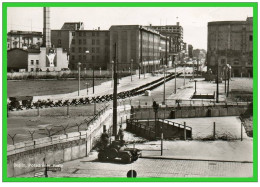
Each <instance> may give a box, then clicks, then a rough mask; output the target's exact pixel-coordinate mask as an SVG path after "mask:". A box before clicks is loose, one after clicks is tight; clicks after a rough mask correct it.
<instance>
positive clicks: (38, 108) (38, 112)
mask: <svg viewBox="0 0 260 187" xmlns="http://www.w3.org/2000/svg"><path fill="white" fill-rule="evenodd" d="M37 106H38V107H37V116H40V107H39V102H37Z"/></svg>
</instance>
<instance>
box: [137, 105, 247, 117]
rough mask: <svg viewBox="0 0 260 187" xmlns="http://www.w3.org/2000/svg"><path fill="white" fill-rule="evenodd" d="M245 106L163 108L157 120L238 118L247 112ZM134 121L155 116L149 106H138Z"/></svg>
mask: <svg viewBox="0 0 260 187" xmlns="http://www.w3.org/2000/svg"><path fill="white" fill-rule="evenodd" d="M247 108H248V107H247V105H246V104H245V105H232V106H229V105H223V106H210V107H205V106H204V107H203V106H192V107H190V106H184V107H181V108H180V109H178V108H175V107H169V106H163V107H160V108H159V109H158V114H157V118H160V119H176V118H196V117H221V116H239V115H241V114H243V113H244V112H245V111H246V110H247ZM133 113H134V115H133V116H134V118H135V119H154V117H155V114H154V110H153V108H152V107H151V106H138V107H134V110H133Z"/></svg>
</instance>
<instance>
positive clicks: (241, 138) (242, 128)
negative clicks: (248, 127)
mask: <svg viewBox="0 0 260 187" xmlns="http://www.w3.org/2000/svg"><path fill="white" fill-rule="evenodd" d="M241 141H243V122H241Z"/></svg>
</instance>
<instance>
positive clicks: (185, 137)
mask: <svg viewBox="0 0 260 187" xmlns="http://www.w3.org/2000/svg"><path fill="white" fill-rule="evenodd" d="M186 139H187V136H186V122H184V140H186Z"/></svg>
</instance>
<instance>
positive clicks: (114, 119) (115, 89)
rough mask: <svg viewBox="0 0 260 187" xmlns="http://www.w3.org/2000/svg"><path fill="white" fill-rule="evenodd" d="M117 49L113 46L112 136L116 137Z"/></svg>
mask: <svg viewBox="0 0 260 187" xmlns="http://www.w3.org/2000/svg"><path fill="white" fill-rule="evenodd" d="M116 49H117V47H116V43H115V46H114V93H113V135H114V136H116V135H117V58H116V55H117V53H116V52H117V50H116Z"/></svg>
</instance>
